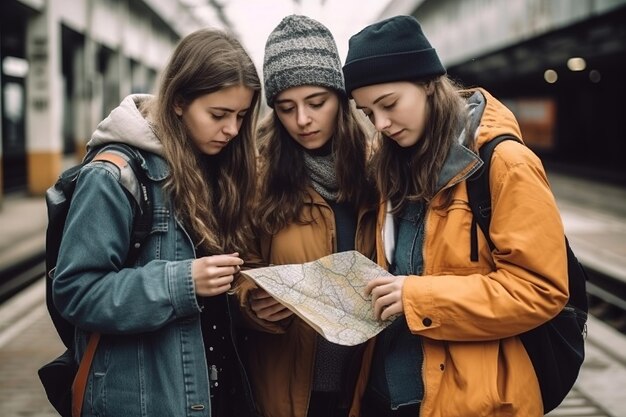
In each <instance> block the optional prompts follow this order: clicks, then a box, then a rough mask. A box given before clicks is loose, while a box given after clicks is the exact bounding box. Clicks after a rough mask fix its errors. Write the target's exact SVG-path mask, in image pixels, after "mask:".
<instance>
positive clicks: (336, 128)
mask: <svg viewBox="0 0 626 417" xmlns="http://www.w3.org/2000/svg"><path fill="white" fill-rule="evenodd" d="M263 76H264V86H265V97H266V99H267V104H268V105H269V106H270V107H271V108H272V111H271V112H270V114H269V115H268V116H267V117H266V118H265V119H264V121H262V122H261V126H260V128H259V132H258V133H259V144H260V157H259V163H260V165H259V167H260V173H261V174H260V178H259V184H260V187H259V188H260V198H259V200H258V201H257V202H256V204H255V208H254V215H253V218H254V219H255V221H256V226H257V233H258V236H259V239H258V240H259V242H258V243H259V248H258V249H259V255H260V257H261V260H260V261H261V262H260V263H261V264H274V265H281V264H302V263H305V262H309V261H313V260H316V259H319V258H321V257H324V256H327V255H330V254H332V253H335V252H341V251H347V250H358V251H360V252H361V253H363V254H365V255H366V256H368V257H371V258H373V256H374V239H373V237H374V223H375V202H376V198H372V195H371V194H372V192H373V190H374V189H375V187H374V186H373V185H370V184H369V183H368V182H367V180H366V162H367V161H366V158H367V151H368V147H367V141H366V136H365V134H364V132H363V130H362V129H361V125H359V123H358V122H357V120H358V119H357V117H360V118H361V119H364V118H363V117H362V116H359V115H357V113H356V111H354V110H353V108H351V107H350V103H349V100H348V97H347V95H346V92H345V86H344V81H343V73H342V70H341V61H340V59H339V55H338V53H337V47H336V45H335V41H334V39H333V37H332V35H331V33H330V32H329V30H328V29H327V28H326V27H325V26H324V25H322V24H321V23H319V22H317V21H316V20H313V19H310V18H308V17H305V16H297V15H292V16H287V17H285V18H284V19H283V20H282V22H280V24H279V25H278V26H277V27H276V28H275V29H274V31H273V32H272V33H271V34H270V36H269V38H268V40H267V43H266V47H265V58H264V65H263ZM372 203H374V204H372ZM368 207H369V211H368ZM246 264H247V265H251V264H252V262H251V261H247V262H246ZM245 284H246V285H243V284H242V285H241V286H240V287H239V288H238V291H237V292H238V294H239V297H240V300H241V304H242V311H243V314H244V316H245V318H246V319H247V320H248V321H249V322H250V324H251V325H252V326H254V327H255V328H256V329H257V331H250V332H249V334H248V336H247V343H246V346H247V348H248V349H247V355H246V361H247V362H248V369H249V376H250V381H251V383H252V391H253V394H254V399H255V401H256V404H257V406H258V407H257V408H258V410H259V412H260V414H261V415H263V416H265V417H316V416H324V417H346V416H347V413H348V408H349V406H350V402H351V400H352V396H353V392H354V383H355V381H356V376H357V374H358V371H359V369H360V363H361V357H362V352H363V346H356V347H352V346H340V345H336V344H334V343H331V342H328V341H326V340H325V339H323V338H322V337H321V336H319V335H318V334H317V333H316V331H315V330H314V329H313V328H312V327H311V326H309V325H308V324H307V323H306V322H305V321H303V320H302V319H300V318H299V317H297V316H295V315H293V314H292V312H291V311H290V310H288V309H287V308H286V307H284V306H283V305H281V304H279V303H278V302H277V301H276V300H274V299H273V298H271V297H270V296H269V295H268V294H267V293H266V292H265V291H264V290H261V289H259V288H254V287H253V286H252V283H250V282H246V283H245Z"/></svg>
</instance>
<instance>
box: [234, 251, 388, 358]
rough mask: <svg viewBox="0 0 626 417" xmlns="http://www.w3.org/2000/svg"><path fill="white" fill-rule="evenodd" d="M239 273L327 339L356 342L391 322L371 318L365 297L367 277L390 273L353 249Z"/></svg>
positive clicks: (370, 308) (343, 342)
mask: <svg viewBox="0 0 626 417" xmlns="http://www.w3.org/2000/svg"><path fill="white" fill-rule="evenodd" d="M243 273H244V274H245V275H247V276H248V277H250V278H251V279H252V280H253V281H254V282H256V284H257V285H258V286H259V287H261V288H263V289H264V290H265V291H267V292H268V293H269V294H270V295H271V296H272V297H274V298H275V299H276V300H278V301H280V302H281V303H282V304H283V305H285V306H286V307H288V308H289V309H290V310H292V311H293V312H294V313H295V314H297V315H298V316H300V317H301V318H302V319H303V320H304V321H306V322H307V323H308V324H309V325H310V326H311V327H313V328H314V329H315V330H316V331H317V332H318V333H320V334H321V335H322V336H323V337H325V338H326V339H327V340H329V341H331V342H334V343H338V344H341V345H347V346H353V345H357V344H359V343H363V342H365V341H366V340H368V339H370V338H371V337H373V336H376V335H377V334H378V333H379V332H380V331H382V330H383V329H384V328H385V327H387V326H388V325H389V324H391V321H384V322H379V321H378V320H376V319H375V318H374V311H373V308H372V302H371V298H370V296H366V295H365V285H366V284H367V282H368V281H369V280H371V279H372V278H376V277H380V276H390V275H391V274H390V273H389V272H387V271H386V270H384V269H383V268H381V267H380V266H378V265H376V264H375V263H374V262H372V261H371V260H369V259H368V258H366V257H365V256H363V255H361V254H360V253H359V252H356V251H348V252H340V253H336V254H333V255H329V256H326V257H324V258H320V259H318V260H316V261H313V262H307V263H304V264H293V265H277V266H270V267H266V268H257V269H250V270H247V271H245V272H243Z"/></svg>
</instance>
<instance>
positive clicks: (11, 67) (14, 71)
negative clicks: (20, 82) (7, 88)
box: [2, 56, 28, 78]
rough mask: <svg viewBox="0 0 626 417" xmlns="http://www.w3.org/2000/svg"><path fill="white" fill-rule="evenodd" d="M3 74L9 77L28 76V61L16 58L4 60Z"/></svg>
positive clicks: (8, 57) (9, 57)
mask: <svg viewBox="0 0 626 417" xmlns="http://www.w3.org/2000/svg"><path fill="white" fill-rule="evenodd" d="M2 72H3V73H4V75H7V76H9V77H16V78H24V77H26V74H28V61H27V60H25V59H22V58H18V57H15V56H7V57H5V58H4V59H3V60H2Z"/></svg>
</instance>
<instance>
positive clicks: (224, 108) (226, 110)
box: [210, 107, 250, 113]
mask: <svg viewBox="0 0 626 417" xmlns="http://www.w3.org/2000/svg"><path fill="white" fill-rule="evenodd" d="M210 108H211V109H213V110H220V111H224V112H227V113H235V110H234V109H231V108H228V107H210ZM248 110H250V107H246V108H245V109H241V110H239V111H238V112H237V113H243V112H247V111H248Z"/></svg>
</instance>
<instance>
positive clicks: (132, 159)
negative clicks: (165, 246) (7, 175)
mask: <svg viewBox="0 0 626 417" xmlns="http://www.w3.org/2000/svg"><path fill="white" fill-rule="evenodd" d="M93 161H104V162H110V163H112V164H114V165H115V166H117V167H118V168H119V169H120V175H121V177H120V182H121V184H122V186H123V187H124V188H125V189H126V191H128V193H129V194H130V195H131V196H132V197H133V199H134V201H135V202H136V203H137V212H136V215H135V219H134V220H133V231H132V235H131V244H130V248H129V250H128V256H127V257H126V265H130V264H132V263H133V262H134V261H135V260H136V259H137V257H138V256H139V251H140V249H141V244H142V242H143V240H144V239H145V238H146V237H147V236H148V234H149V233H150V230H151V228H152V207H151V203H150V197H149V195H148V188H147V187H146V185H145V184H144V182H145V180H146V176H145V173H144V172H143V170H142V168H141V166H140V163H139V160H138V156H137V154H136V153H135V151H133V150H132V149H131V148H130V147H128V146H126V145H122V144H114V145H108V146H106V147H105V148H103V149H102V150H101V151H100V152H99V153H98V154H96V155H95V156H94V157H93V159H92V160H91V161H90V162H93ZM128 167H130V168H131V171H130V172H129V173H128V171H127V168H128ZM99 342H100V333H92V334H91V336H90V337H89V342H88V343H87V348H86V349H85V353H84V354H83V357H82V359H81V361H80V364H79V366H78V371H77V373H76V376H75V378H74V383H73V384H72V417H80V415H81V413H82V408H83V401H84V398H85V390H86V387H87V380H88V378H89V370H90V369H91V363H92V362H93V358H94V356H95V354H96V350H97V348H98V343H99Z"/></svg>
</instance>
